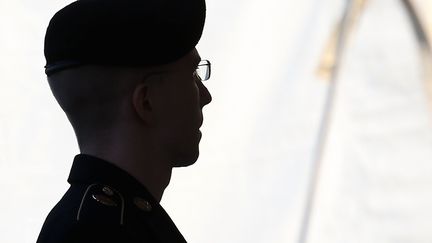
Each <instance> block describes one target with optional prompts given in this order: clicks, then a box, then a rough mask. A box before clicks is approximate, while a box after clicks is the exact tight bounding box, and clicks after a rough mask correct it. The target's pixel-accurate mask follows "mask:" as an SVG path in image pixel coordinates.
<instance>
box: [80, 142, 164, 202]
mask: <svg viewBox="0 0 432 243" xmlns="http://www.w3.org/2000/svg"><path fill="white" fill-rule="evenodd" d="M90 144H93V145H91V146H80V151H81V153H83V154H88V155H92V156H95V157H98V158H101V159H104V160H106V161H108V162H110V163H112V164H114V165H116V166H117V167H119V168H121V169H123V170H124V171H126V172H127V173H129V174H130V175H131V176H132V177H134V178H135V179H137V180H138V181H139V182H140V183H141V184H142V185H143V186H144V187H145V188H146V189H147V190H148V191H149V192H150V193H151V194H152V195H153V197H154V198H155V199H156V200H157V201H158V202H160V201H161V199H162V195H163V193H164V191H165V188H166V187H167V186H168V184H169V182H170V179H171V172H172V167H171V166H169V163H168V161H166V160H164V159H163V158H160V157H158V156H154V155H152V153H151V152H150V151H147V152H143V150H142V148H141V149H137V150H136V151H134V150H133V149H131V147H133V146H128V145H127V144H124V143H119V144H115V146H110V145H106V144H105V145H104V146H101V145H100V144H99V145H96V144H97V143H90ZM122 144H124V145H123V146H122Z"/></svg>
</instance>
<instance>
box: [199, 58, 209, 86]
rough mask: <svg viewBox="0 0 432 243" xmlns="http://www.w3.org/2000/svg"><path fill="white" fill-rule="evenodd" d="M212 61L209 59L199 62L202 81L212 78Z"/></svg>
mask: <svg viewBox="0 0 432 243" xmlns="http://www.w3.org/2000/svg"><path fill="white" fill-rule="evenodd" d="M210 73H211V70H210V62H209V61H208V60H202V61H201V62H200V63H199V64H198V68H197V74H198V76H199V77H200V78H201V80H202V81H206V80H209V79H210Z"/></svg>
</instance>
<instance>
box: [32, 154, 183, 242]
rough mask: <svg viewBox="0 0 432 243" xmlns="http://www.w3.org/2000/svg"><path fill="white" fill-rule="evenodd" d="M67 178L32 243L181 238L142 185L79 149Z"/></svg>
mask: <svg viewBox="0 0 432 243" xmlns="http://www.w3.org/2000/svg"><path fill="white" fill-rule="evenodd" d="M68 182H69V183H70V184H71V186H70V188H69V189H68V191H67V192H66V193H65V195H64V196H63V198H62V199H61V200H60V201H59V202H58V204H57V205H56V206H55V207H54V208H53V209H52V210H51V212H50V213H49V215H48V217H47V218H46V220H45V223H44V225H43V227H42V230H41V232H40V235H39V238H38V240H37V243H114V242H115V243H168V242H169V243H177V242H186V241H185V239H184V238H183V236H182V235H181V233H180V232H179V231H178V229H177V227H176V226H175V225H174V223H173V222H172V220H171V219H170V217H169V216H168V214H167V213H166V212H165V210H164V209H163V208H162V207H161V206H160V204H159V203H158V202H157V201H156V200H155V199H154V198H153V197H152V195H150V193H149V192H148V191H147V190H146V188H144V186H142V185H141V184H140V183H139V182H138V181H137V180H136V179H134V178H133V177H132V176H130V175H129V174H128V173H126V172H125V171H123V170H121V169H119V168H118V167H116V166H114V165H113V164H111V163H109V162H107V161H104V160H102V159H99V158H96V157H93V156H89V155H84V154H79V155H77V156H76V157H75V159H74V162H73V166H72V169H71V172H70V175H69V179H68Z"/></svg>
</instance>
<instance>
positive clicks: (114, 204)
mask: <svg viewBox="0 0 432 243" xmlns="http://www.w3.org/2000/svg"><path fill="white" fill-rule="evenodd" d="M124 209H125V202H124V197H123V195H122V194H121V193H119V192H118V191H117V190H116V189H114V188H112V187H110V186H107V185H102V184H91V185H89V186H88V187H87V188H86V190H85V192H84V195H83V197H82V199H81V203H80V206H79V209H78V213H77V216H76V220H77V221H83V222H99V223H102V224H113V223H114V224H120V225H123V223H124V222H123V218H124Z"/></svg>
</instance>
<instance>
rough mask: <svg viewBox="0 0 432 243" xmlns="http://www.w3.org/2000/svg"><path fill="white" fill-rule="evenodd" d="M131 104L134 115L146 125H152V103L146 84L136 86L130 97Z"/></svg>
mask: <svg viewBox="0 0 432 243" xmlns="http://www.w3.org/2000/svg"><path fill="white" fill-rule="evenodd" d="M132 103H133V107H134V109H135V112H136V114H137V115H138V117H139V118H141V120H142V121H143V122H145V123H147V124H150V123H152V110H153V107H152V103H151V99H150V86H149V84H148V83H147V82H143V83H140V84H138V85H137V86H136V87H135V90H134V91H133V95H132Z"/></svg>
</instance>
